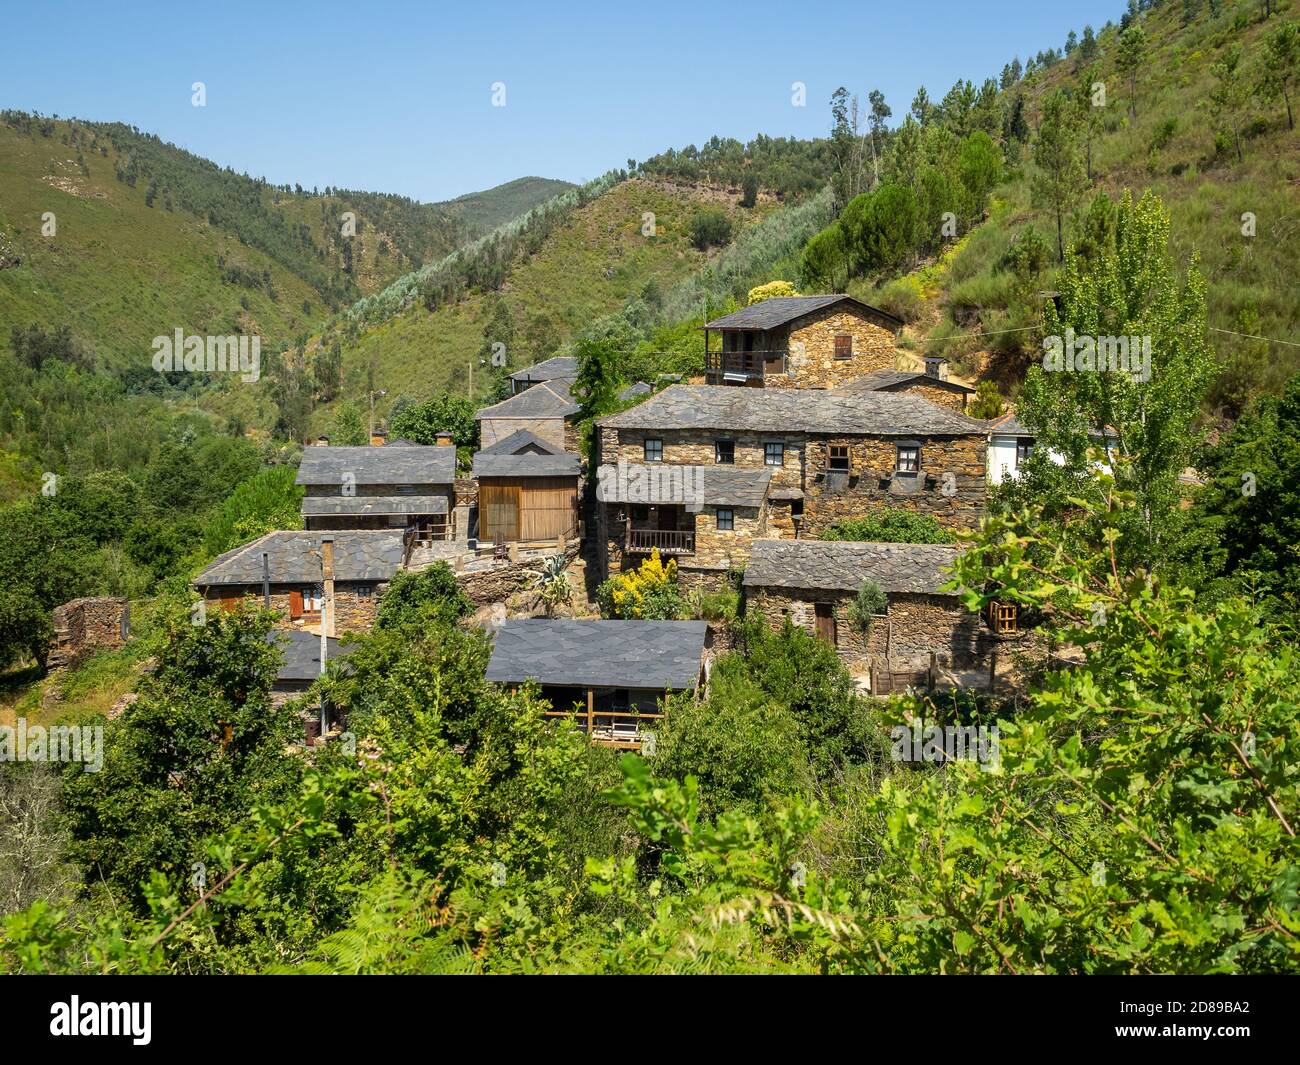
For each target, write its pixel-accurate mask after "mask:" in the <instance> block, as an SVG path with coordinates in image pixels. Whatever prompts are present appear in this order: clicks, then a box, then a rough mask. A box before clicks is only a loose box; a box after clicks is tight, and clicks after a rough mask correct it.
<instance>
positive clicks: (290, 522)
mask: <svg viewBox="0 0 1300 1065" xmlns="http://www.w3.org/2000/svg"><path fill="white" fill-rule="evenodd" d="M297 473H298V471H297V470H296V469H294V468H293V467H292V466H271V467H269V468H268V469H265V470H262V471H260V472H259V473H255V474H254V475H253V476H252V477H250V478H249V479H248V480H246V481H244V482H243V483H242V484H240V485H239V486H238V487H236V488H235V490H234V491H233V492H231V493H230V495H229V496H228V497H227V498H226V500H225V502H224V503H222V504H221V505H220V506H219V507H218V508H217V509H216V511H215V513H214V514H213V515H212V516H211V517H210V518H209V519H208V520H207V522H206V523H205V524H204V528H203V548H204V550H205V551H206V552H207V553H208V554H209V555H213V556H215V555H219V554H221V553H222V552H223V551H229V550H230V549H231V548H233V547H238V546H239V545H240V544H245V543H248V541H250V540H255V539H257V537H259V536H261V535H263V534H264V533H268V532H271V531H273V530H275V529H300V528H302V514H301V512H300V511H301V505H302V496H303V489H302V488H300V487H298V486H297V485H296V484H295V483H294V480H295V478H296V477H297ZM137 550H138V549H137Z"/></svg>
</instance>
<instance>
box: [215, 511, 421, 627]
mask: <svg viewBox="0 0 1300 1065" xmlns="http://www.w3.org/2000/svg"><path fill="white" fill-rule="evenodd" d="M409 550H410V542H409V538H408V536H407V535H406V534H405V533H403V532H402V531H401V530H400V529H392V530H387V529H385V530H380V529H365V530H349V531H341V532H334V533H330V532H326V533H315V532H306V531H280V532H270V533H267V534H266V535H265V536H262V537H259V538H258V539H256V540H254V541H253V542H252V543H249V544H244V545H243V546H242V547H237V548H235V549H234V550H231V551H227V552H226V553H225V554H222V555H218V556H217V557H216V558H215V559H213V560H212V563H211V564H210V565H209V566H208V567H207V568H206V569H205V570H204V571H203V572H202V573H200V574H199V575H198V576H197V577H195V578H194V586H195V587H196V588H197V589H198V590H199V593H200V594H201V595H202V596H203V598H204V600H205V601H207V602H208V603H209V604H210V605H212V606H214V607H218V608H221V609H225V610H230V609H233V608H234V607H235V606H236V605H237V604H238V603H239V602H240V601H241V600H242V599H243V598H244V597H245V596H254V597H255V598H257V599H258V600H259V602H260V604H261V605H262V606H265V607H267V608H268V609H271V610H278V611H280V613H281V614H282V615H283V617H284V624H285V625H286V627H289V628H299V629H305V630H307V631H314V632H315V633H316V634H317V635H320V627H321V625H322V624H324V625H325V627H326V633H327V635H329V636H335V635H339V634H341V633H346V632H365V631H366V630H367V629H369V628H370V626H371V625H372V624H374V620H375V615H376V613H377V612H378V608H379V597H380V596H381V595H382V594H383V592H384V590H385V589H386V588H387V587H388V582H389V581H391V580H392V579H393V576H394V575H395V574H396V573H397V571H398V570H400V569H401V568H402V567H403V565H404V563H405V562H406V558H407V555H408V553H409ZM330 603H332V605H333V610H332V615H331V616H326V617H324V618H322V614H323V613H326V614H328V613H330V612H327V611H325V609H324V608H325V606H326V604H330Z"/></svg>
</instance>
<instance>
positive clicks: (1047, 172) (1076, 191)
mask: <svg viewBox="0 0 1300 1065" xmlns="http://www.w3.org/2000/svg"><path fill="white" fill-rule="evenodd" d="M1072 110H1073V109H1072V107H1071V101H1070V97H1069V94H1068V93H1066V92H1065V91H1064V90H1062V91H1061V92H1058V93H1055V94H1054V95H1052V96H1050V97H1048V100H1047V103H1046V105H1045V106H1044V108H1043V122H1042V125H1041V126H1039V129H1038V139H1037V140H1036V141H1035V142H1034V163H1035V164H1036V166H1037V169H1036V171H1035V172H1034V176H1033V179H1032V181H1031V185H1030V189H1031V195H1032V198H1033V203H1034V206H1036V207H1046V208H1048V209H1049V210H1051V211H1052V212H1053V213H1054V214H1055V216H1056V250H1057V259H1058V261H1060V262H1064V261H1065V216H1066V215H1067V214H1068V213H1069V212H1070V211H1071V210H1072V209H1073V208H1074V205H1075V204H1076V203H1078V201H1079V197H1080V196H1082V195H1083V191H1084V189H1085V188H1086V187H1087V180H1088V179H1087V174H1086V173H1085V172H1084V168H1083V160H1082V159H1081V158H1080V157H1079V145H1078V141H1077V139H1076V131H1075V128H1074V124H1073V114H1072Z"/></svg>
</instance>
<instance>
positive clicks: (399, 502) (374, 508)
mask: <svg viewBox="0 0 1300 1065" xmlns="http://www.w3.org/2000/svg"><path fill="white" fill-rule="evenodd" d="M446 513H447V497H446V496H343V495H338V496H304V497H303V500H302V516H303V517H304V518H332V517H335V516H338V515H346V516H348V517H366V516H367V515H387V514H446Z"/></svg>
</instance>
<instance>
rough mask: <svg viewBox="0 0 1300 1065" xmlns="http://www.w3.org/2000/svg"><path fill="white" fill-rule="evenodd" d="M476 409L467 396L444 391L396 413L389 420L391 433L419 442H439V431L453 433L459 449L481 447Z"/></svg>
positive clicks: (452, 437) (452, 435) (453, 439)
mask: <svg viewBox="0 0 1300 1065" xmlns="http://www.w3.org/2000/svg"><path fill="white" fill-rule="evenodd" d="M476 413H477V408H476V407H475V406H474V404H473V403H472V402H471V401H470V400H468V399H466V398H465V397H464V396H455V395H452V394H450V393H448V392H443V393H441V394H439V395H437V396H434V398H433V399H430V400H426V401H425V402H424V403H413V404H410V405H409V406H406V407H403V408H402V410H401V411H400V412H398V413H395V414H393V416H392V417H391V418H390V419H389V422H388V431H389V433H390V434H392V436H394V437H396V438H400V439H403V440H412V441H414V442H415V443H417V444H436V443H437V442H438V434H439V433H442V432H447V433H451V439H452V442H453V443H454V444H455V445H456V447H458V448H462V447H466V448H474V449H477V448H478V441H479V435H478V430H479V426H478V422H477V421H476V420H475V419H474V415H475V414H476Z"/></svg>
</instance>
